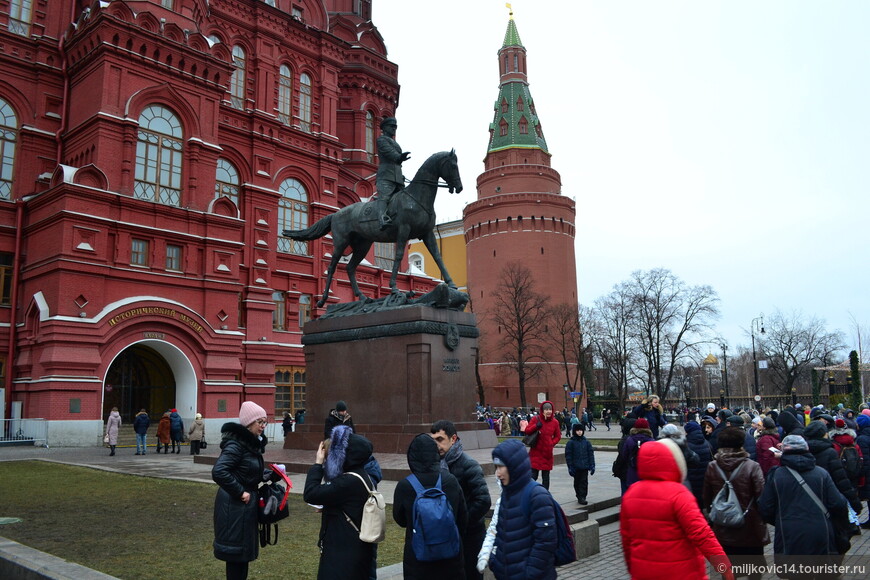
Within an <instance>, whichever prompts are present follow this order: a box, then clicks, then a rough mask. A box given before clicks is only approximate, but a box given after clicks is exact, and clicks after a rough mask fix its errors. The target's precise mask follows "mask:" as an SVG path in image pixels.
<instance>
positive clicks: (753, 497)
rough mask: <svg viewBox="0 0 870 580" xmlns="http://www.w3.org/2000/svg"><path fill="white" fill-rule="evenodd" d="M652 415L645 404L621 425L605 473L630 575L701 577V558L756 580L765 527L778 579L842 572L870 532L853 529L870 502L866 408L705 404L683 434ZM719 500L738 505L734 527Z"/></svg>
mask: <svg viewBox="0 0 870 580" xmlns="http://www.w3.org/2000/svg"><path fill="white" fill-rule="evenodd" d="M659 408H660V405H659V402H658V400H657V398H655V397H651V398H650V399H649V400H644V401H643V402H642V403H641V405H639V406H638V407H635V408H634V409H632V411H631V412H630V413H629V414H627V416H626V417H624V418H623V419H622V420H621V428H622V439H621V440H620V443H619V453H618V456H617V459H616V461H615V462H614V464H613V475H614V476H615V477H618V478H619V479H620V481H621V483H622V489H623V499H622V508H621V516H620V532H621V534H622V542H623V550H624V554H625V559H626V564H627V566H628V569H629V572H630V573H631V575H632V578H656V577H662V576H661V575H659V572H662V571H663V568H662V567H663V566H665V565H667V567H668V568H669V570H670V572H671V573H682V574H689V575H693V574H696V575H697V577H705V576H704V575H705V571H704V570H705V564H704V559H705V558H706V559H707V560H709V561H710V562H711V563H713V565H714V567H715V568H716V569H717V570H719V571H721V570H730V569H731V566H732V565H733V564H746V565H747V566H746V567H745V568H741V570H754V571H755V572H754V573H752V574H750V577H751V578H761V575H762V571H763V570H764V568H763V566H764V564H765V562H764V557H763V553H764V547H765V546H766V545H767V544H769V543H770V542H771V538H770V534H769V533H768V524H771V525H773V529H774V534H773V552H774V556H775V561H776V563H777V564H785V565H786V566H785V567H783V568H782V569H783V570H786V571H785V572H783V573H782V574H781V577H784V578H787V577H792V576H791V575H790V573H789V572H788V570H789V569H792V568H789V565H794V564H800V563H802V562H807V557H810V558H812V562H813V563H814V564H819V565H832V566H836V565H839V564H840V563H841V562H842V558H843V556H844V555H845V554H846V552H847V551H848V550H849V548H850V545H851V538H852V537H853V536H854V535H857V534H860V532H861V530H860V528H862V527H863V528H867V527H870V523H868V522H867V521H865V522H864V523H863V524H859V514H861V512H862V508H863V505H862V502H864V501H867V500H870V485H868V480H870V478H868V476H870V459H866V460H865V458H867V457H868V454H870V409H868V408H867V405H862V408H861V409H859V410H858V411H857V412H856V411H853V410H851V409H848V408H844V407H843V406H842V405H838V406H837V407H836V408H833V409H826V408H824V407H823V406H821V405H819V406H816V407H813V408H811V409H808V408H804V407H803V406H802V405H800V404H797V405H794V406H787V407H785V408H783V409H782V410H778V409H766V410H764V411H763V412H759V411H756V410H754V409H733V410H732V409H725V408H721V409H720V408H717V407H716V406H715V405H714V404H712V403H711V404H709V405H707V407H706V409H704V410H703V411H695V412H694V413H693V414H690V416H688V417H686V419H687V420H686V421H685V423H684V425H682V426H678V425H674V424H668V423H666V422H664V421H660V420H659V419H661V412H659V411H657V409H659ZM655 425H658V427H659V433H658V434H655V433H654V432H653V426H655ZM723 488H727V489H725V490H724V491H723ZM728 496H732V499H731V500H730V502H728V503H732V504H733V503H734V500H733V497H736V506H735V507H732V508H731V509H732V510H734V513H735V514H736V515H735V516H734V517H733V518H731V519H729V518H728V517H726V516H723V515H722V514H723V510H725V509H726V508H727V506H726V505H725V503H726V499H725V498H726V497H728ZM650 526H652V528H651V527H650ZM650 529H655V530H656V533H655V534H650V533H649V531H650ZM792 570H793V569H792ZM726 576H727V575H726ZM794 577H798V576H794ZM801 577H806V576H801ZM809 577H815V576H809ZM819 577H823V576H819ZM824 577H831V576H830V575H824Z"/></svg>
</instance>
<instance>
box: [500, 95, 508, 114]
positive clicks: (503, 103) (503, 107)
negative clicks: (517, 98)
mask: <svg viewBox="0 0 870 580" xmlns="http://www.w3.org/2000/svg"><path fill="white" fill-rule="evenodd" d="M501 112H502V113H507V112H508V102H507V99H505V98H504V97H502V99H501Z"/></svg>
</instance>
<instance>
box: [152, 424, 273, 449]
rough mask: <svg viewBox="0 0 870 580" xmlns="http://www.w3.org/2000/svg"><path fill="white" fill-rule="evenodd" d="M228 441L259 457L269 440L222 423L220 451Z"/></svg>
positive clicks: (244, 428)
mask: <svg viewBox="0 0 870 580" xmlns="http://www.w3.org/2000/svg"><path fill="white" fill-rule="evenodd" d="M167 419H168V418H167ZM161 420H162V419H161ZM230 441H237V442H238V443H239V444H240V445H243V446H244V447H246V448H247V449H249V450H250V451H251V453H257V454H259V455H262V454H263V451H264V450H265V449H266V445H267V444H268V443H269V439H268V438H266V436H265V435H261V436H260V437H257V436H256V435H254V434H253V433H251V432H250V431H248V428H247V427H245V426H243V425H240V424H239V423H236V422H235V421H231V422H229V423H224V426H223V427H221V449H223V448H224V447H226V446H227V443H229V442H230Z"/></svg>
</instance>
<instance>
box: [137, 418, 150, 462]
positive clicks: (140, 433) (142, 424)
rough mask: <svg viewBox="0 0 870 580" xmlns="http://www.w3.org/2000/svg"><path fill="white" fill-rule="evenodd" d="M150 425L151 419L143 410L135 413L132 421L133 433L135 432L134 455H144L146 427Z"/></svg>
mask: <svg viewBox="0 0 870 580" xmlns="http://www.w3.org/2000/svg"><path fill="white" fill-rule="evenodd" d="M150 425H151V419H150V418H149V417H148V413H147V412H146V411H145V409H141V410H140V411H139V412H138V413H136V418H135V419H133V431H135V432H136V455H145V449H146V448H147V447H146V444H145V437H146V435H148V427H149V426H150Z"/></svg>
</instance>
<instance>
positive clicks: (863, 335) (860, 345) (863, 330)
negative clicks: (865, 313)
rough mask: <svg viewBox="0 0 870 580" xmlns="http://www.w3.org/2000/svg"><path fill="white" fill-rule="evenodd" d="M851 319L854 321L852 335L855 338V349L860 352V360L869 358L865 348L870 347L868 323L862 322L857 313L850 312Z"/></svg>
mask: <svg viewBox="0 0 870 580" xmlns="http://www.w3.org/2000/svg"><path fill="white" fill-rule="evenodd" d="M849 321H850V322H851V323H852V337H851V338H853V339H854V340H855V346H856V347H857V348H856V349H855V350H856V352H857V353H858V362H863V361H866V360H867V353H866V352H865V351H864V349H865V348H868V347H870V331H868V328H867V325H866V324H861V323H860V322H858V319H857V318H855V315H854V314H852V313H851V312H849Z"/></svg>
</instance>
